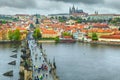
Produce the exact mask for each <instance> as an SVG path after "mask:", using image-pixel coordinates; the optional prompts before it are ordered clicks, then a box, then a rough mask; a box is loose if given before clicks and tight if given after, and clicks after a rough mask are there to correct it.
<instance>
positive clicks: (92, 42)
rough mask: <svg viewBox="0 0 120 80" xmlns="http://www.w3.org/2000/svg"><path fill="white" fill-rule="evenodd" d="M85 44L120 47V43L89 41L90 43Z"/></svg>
mask: <svg viewBox="0 0 120 80" xmlns="http://www.w3.org/2000/svg"><path fill="white" fill-rule="evenodd" d="M85 43H90V44H99V45H113V46H120V42H106V41H91V42H85Z"/></svg>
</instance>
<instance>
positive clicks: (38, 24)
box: [35, 18, 40, 28]
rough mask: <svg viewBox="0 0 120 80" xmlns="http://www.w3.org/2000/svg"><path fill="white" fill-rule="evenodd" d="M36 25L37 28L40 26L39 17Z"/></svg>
mask: <svg viewBox="0 0 120 80" xmlns="http://www.w3.org/2000/svg"><path fill="white" fill-rule="evenodd" d="M35 25H36V28H39V26H40V23H39V19H38V18H37V19H36V22H35Z"/></svg>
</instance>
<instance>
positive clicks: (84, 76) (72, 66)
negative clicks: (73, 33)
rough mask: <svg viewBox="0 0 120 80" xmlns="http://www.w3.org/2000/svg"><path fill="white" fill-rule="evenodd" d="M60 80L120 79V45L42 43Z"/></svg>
mask: <svg viewBox="0 0 120 80" xmlns="http://www.w3.org/2000/svg"><path fill="white" fill-rule="evenodd" d="M43 47H44V48H45V50H46V53H47V55H48V58H49V59H50V60H53V58H54V57H55V60H56V65H57V74H58V75H59V78H60V80H120V46H105V45H95V44H94V45H93V44H92V45H91V44H83V43H74V44H72V43H71V44H54V43H49V44H48V43H47V44H43Z"/></svg>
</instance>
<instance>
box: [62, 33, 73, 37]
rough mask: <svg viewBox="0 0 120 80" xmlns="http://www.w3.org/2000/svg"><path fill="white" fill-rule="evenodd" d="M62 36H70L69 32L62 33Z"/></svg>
mask: <svg viewBox="0 0 120 80" xmlns="http://www.w3.org/2000/svg"><path fill="white" fill-rule="evenodd" d="M62 35H63V36H72V35H71V34H70V33H69V32H63V33H62Z"/></svg>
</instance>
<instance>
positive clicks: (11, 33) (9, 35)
mask: <svg viewBox="0 0 120 80" xmlns="http://www.w3.org/2000/svg"><path fill="white" fill-rule="evenodd" d="M8 37H9V39H10V40H12V39H13V32H12V31H11V30H10V31H9V32H8Z"/></svg>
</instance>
